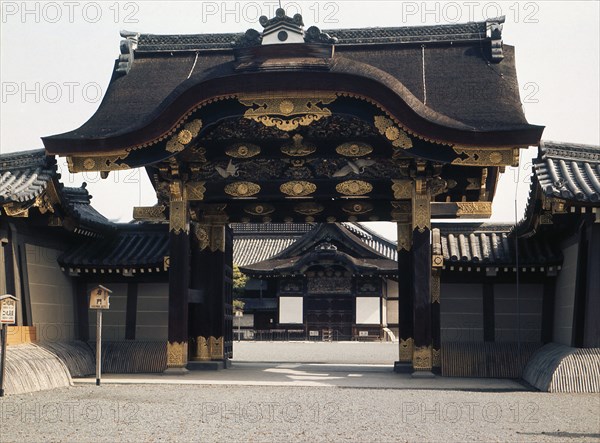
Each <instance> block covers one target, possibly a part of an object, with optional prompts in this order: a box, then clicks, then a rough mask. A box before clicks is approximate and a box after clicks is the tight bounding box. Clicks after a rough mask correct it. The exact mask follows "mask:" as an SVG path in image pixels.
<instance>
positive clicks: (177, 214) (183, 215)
mask: <svg viewBox="0 0 600 443" xmlns="http://www.w3.org/2000/svg"><path fill="white" fill-rule="evenodd" d="M187 206H188V204H187V202H186V201H183V200H171V205H170V214H169V230H170V231H171V232H172V233H174V234H175V235H179V234H181V233H182V232H183V233H185V234H187V233H188V232H189V229H190V226H189V223H188V214H187V213H188V207H187Z"/></svg>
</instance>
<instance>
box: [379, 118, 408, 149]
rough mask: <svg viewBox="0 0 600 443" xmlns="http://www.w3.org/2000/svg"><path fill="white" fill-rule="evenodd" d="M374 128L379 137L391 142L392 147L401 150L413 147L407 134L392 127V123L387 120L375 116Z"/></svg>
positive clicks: (394, 126)
mask: <svg viewBox="0 0 600 443" xmlns="http://www.w3.org/2000/svg"><path fill="white" fill-rule="evenodd" d="M375 127H376V128H377V130H378V131H379V133H380V134H381V135H383V136H385V138H387V139H388V140H389V141H390V142H392V146H394V147H396V148H401V149H410V148H412V147H413V143H412V140H411V139H410V137H409V136H408V134H407V133H406V132H404V131H403V130H402V129H400V128H398V127H397V126H396V125H394V122H393V121H392V120H390V119H389V118H387V117H384V116H382V115H376V116H375Z"/></svg>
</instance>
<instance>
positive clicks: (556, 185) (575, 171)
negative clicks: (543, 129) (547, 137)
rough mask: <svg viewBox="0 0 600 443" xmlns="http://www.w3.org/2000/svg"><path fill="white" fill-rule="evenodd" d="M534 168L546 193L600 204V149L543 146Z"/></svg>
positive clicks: (551, 143)
mask: <svg viewBox="0 0 600 443" xmlns="http://www.w3.org/2000/svg"><path fill="white" fill-rule="evenodd" d="M533 168H534V171H535V174H536V176H537V179H538V181H539V183H540V187H541V189H542V192H544V194H546V195H547V196H549V197H560V198H563V199H565V200H575V201H577V202H584V203H590V202H591V203H598V202H599V201H600V147H599V146H592V145H580V144H572V143H558V142H542V143H541V144H540V151H539V156H538V158H537V159H535V160H534V161H533Z"/></svg>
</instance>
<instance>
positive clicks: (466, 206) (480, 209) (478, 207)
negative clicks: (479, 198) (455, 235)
mask: <svg viewBox="0 0 600 443" xmlns="http://www.w3.org/2000/svg"><path fill="white" fill-rule="evenodd" d="M456 206H457V207H458V209H457V211H456V216H457V217H463V218H486V217H491V215H492V202H456Z"/></svg>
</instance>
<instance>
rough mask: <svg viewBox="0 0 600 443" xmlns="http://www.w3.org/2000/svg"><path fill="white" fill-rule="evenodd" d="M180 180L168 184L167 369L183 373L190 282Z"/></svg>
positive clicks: (186, 206)
mask: <svg viewBox="0 0 600 443" xmlns="http://www.w3.org/2000/svg"><path fill="white" fill-rule="evenodd" d="M185 194H186V192H185V187H184V186H183V185H182V183H181V182H180V181H174V182H173V183H172V184H171V202H170V210H169V249H170V251H169V341H168V343H167V370H176V371H180V370H184V369H185V367H186V365H187V361H188V288H189V280H190V257H189V254H190V238H189V229H190V228H189V227H190V225H189V204H188V201H187V198H186V195H185Z"/></svg>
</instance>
